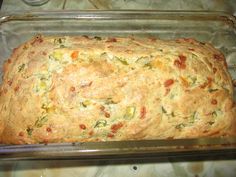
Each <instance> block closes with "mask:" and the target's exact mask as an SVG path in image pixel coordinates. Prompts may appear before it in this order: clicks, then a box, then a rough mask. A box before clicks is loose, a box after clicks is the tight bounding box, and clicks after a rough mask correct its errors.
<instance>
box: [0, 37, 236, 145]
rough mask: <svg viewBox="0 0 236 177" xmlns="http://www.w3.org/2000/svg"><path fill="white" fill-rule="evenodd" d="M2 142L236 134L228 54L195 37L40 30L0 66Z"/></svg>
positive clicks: (0, 128)
mask: <svg viewBox="0 0 236 177" xmlns="http://www.w3.org/2000/svg"><path fill="white" fill-rule="evenodd" d="M0 95H1V96H0V134H1V140H0V141H1V143H5V144H33V143H54V142H57V143H58V142H87V141H121V140H143V139H178V138H198V137H211V136H234V135H235V134H236V133H235V132H236V128H235V126H236V123H235V119H236V109H235V105H234V102H233V86H232V79H231V77H230V75H229V73H228V71H227V64H226V61H225V58H224V56H223V55H222V54H221V53H220V51H218V50H217V49H215V48H214V47H213V46H212V45H210V44H207V43H202V42H198V41H196V40H194V39H176V40H159V39H155V38H134V37H116V38H115V37H97V36H95V37H88V36H70V37H69V36H63V37H52V36H51V37H48V36H40V35H39V36H36V37H34V38H33V39H31V40H30V41H28V42H26V43H24V44H22V45H21V46H19V47H18V48H16V49H15V50H14V51H13V53H12V55H11V56H10V58H9V59H8V60H7V61H6V62H5V64H4V67H3V81H2V84H1V87H0Z"/></svg>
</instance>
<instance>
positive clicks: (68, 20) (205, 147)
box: [0, 11, 236, 160]
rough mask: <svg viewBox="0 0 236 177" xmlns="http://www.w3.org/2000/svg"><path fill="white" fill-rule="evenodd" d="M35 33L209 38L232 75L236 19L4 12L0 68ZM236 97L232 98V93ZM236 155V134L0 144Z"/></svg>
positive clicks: (18, 151) (135, 153)
mask: <svg viewBox="0 0 236 177" xmlns="http://www.w3.org/2000/svg"><path fill="white" fill-rule="evenodd" d="M36 34H44V35H92V36H95V35H96V36H107V35H112V36H130V35H134V36H145V37H149V36H155V37H158V38H161V39H176V38H180V37H185V38H195V39H197V40H199V41H202V42H210V43H212V44H213V45H214V46H215V47H216V48H218V49H219V50H221V51H222V52H223V53H224V55H225V56H226V58H227V63H228V66H229V71H230V73H231V75H232V78H233V79H235V78H236V67H235V66H236V19H235V17H234V16H231V15H228V14H225V13H221V12H180V11H178V12H177V11H176V12H173V11H171V12H167V11H81V12H76V11H63V12H62V11H58V12H15V13H2V14H1V17H0V66H1V67H0V69H1V71H2V64H3V62H4V60H5V59H6V58H8V57H9V56H10V54H11V53H12V50H13V49H14V48H15V47H17V46H19V45H20V44H21V43H23V42H25V41H26V40H28V39H30V38H31V37H32V36H34V35H36ZM1 75H2V73H1ZM235 100H236V98H235ZM225 153H230V154H236V137H227V138H201V139H181V140H150V141H149V140H145V141H142V140H141V141H121V142H94V143H92V142H90V143H79V142H78V143H73V144H71V143H61V144H60V143H58V144H47V145H44V144H36V145H0V159H2V160H4V159H71V158H76V159H109V158H112V159H120V158H143V157H144V158H146V157H158V156H161V157H163V156H165V157H169V156H184V155H188V156H199V155H200V154H202V155H210V154H214V155H216V154H225Z"/></svg>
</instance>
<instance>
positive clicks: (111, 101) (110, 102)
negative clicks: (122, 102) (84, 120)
mask: <svg viewBox="0 0 236 177" xmlns="http://www.w3.org/2000/svg"><path fill="white" fill-rule="evenodd" d="M104 103H105V104H116V102H114V101H113V100H112V98H107V99H106V100H105V102H104Z"/></svg>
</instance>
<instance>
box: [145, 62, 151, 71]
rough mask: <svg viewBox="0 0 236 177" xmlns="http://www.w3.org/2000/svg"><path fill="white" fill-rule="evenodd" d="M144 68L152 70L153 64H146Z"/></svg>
mask: <svg viewBox="0 0 236 177" xmlns="http://www.w3.org/2000/svg"><path fill="white" fill-rule="evenodd" d="M143 67H145V68H148V69H152V65H151V63H150V62H149V63H146V64H144V65H143Z"/></svg>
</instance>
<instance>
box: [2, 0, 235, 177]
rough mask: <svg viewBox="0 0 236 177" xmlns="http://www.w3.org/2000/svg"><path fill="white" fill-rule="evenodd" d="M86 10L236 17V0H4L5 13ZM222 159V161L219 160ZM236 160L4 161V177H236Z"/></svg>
mask: <svg viewBox="0 0 236 177" xmlns="http://www.w3.org/2000/svg"><path fill="white" fill-rule="evenodd" d="M31 9H37V10H60V9H67V10H84V9H95V10H96V9H97V10H99V9H110V10H112V9H156V10H217V11H225V12H227V13H230V14H236V2H235V0H198V1H195V0H49V2H48V3H46V4H44V5H42V6H29V5H27V4H25V3H24V2H22V1H21V0H17V5H16V0H3V3H2V7H1V11H13V10H31ZM219 159H221V160H219ZM234 159H236V157H231V158H230V159H227V158H226V159H224V157H223V158H222V157H221V158H219V157H216V158H215V159H214V158H211V159H210V160H209V159H207V158H206V159H204V160H198V159H195V160H191V161H190V160H188V159H185V158H184V157H183V158H181V159H180V160H178V159H175V160H173V159H169V158H165V159H162V160H160V159H159V160H158V161H156V162H153V161H152V162H151V161H150V162H149V161H148V160H145V162H143V161H135V162H134V161H131V162H128V161H125V160H124V161H121V162H119V163H117V162H115V161H106V162H99V161H97V162H86V163H85V162H81V161H78V160H52V161H42V160H41V161H1V162H0V176H2V177H13V176H14V177H77V176H81V177H110V176H113V177H121V176H122V177H124V176H129V177H132V176H140V177H146V176H147V177H149V176H150V177H188V176H190V177H235V176H236V160H234Z"/></svg>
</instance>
